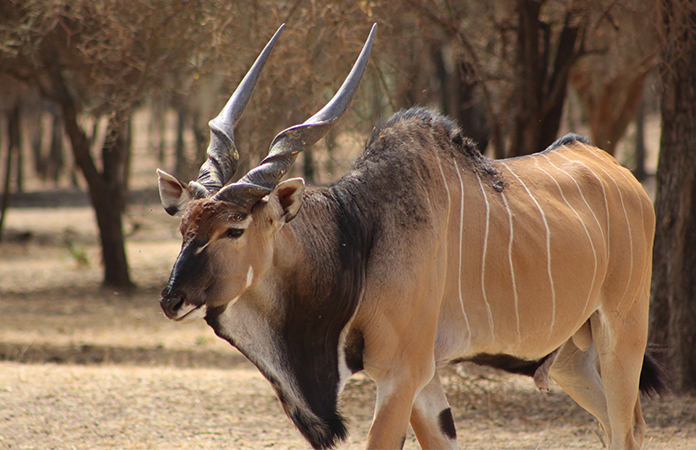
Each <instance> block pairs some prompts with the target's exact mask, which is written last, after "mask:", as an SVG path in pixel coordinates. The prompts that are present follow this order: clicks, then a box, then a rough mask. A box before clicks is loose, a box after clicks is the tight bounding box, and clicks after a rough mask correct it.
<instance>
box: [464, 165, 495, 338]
mask: <svg viewBox="0 0 696 450" xmlns="http://www.w3.org/2000/svg"><path fill="white" fill-rule="evenodd" d="M476 179H477V180H478V183H479V187H480V188H481V195H482V196H483V202H484V204H485V205H486V226H485V231H484V235H483V252H482V255H481V295H482V296H483V303H485V305H486V311H487V312H488V326H489V327H490V329H491V340H492V342H493V343H495V329H494V324H493V312H492V311H491V304H490V303H489V302H488V297H487V296H486V255H487V253H488V234H489V232H490V225H491V205H490V203H488V198H487V197H486V191H485V189H484V188H483V182H482V181H481V177H479V176H478V175H477V176H476ZM460 267H461V264H460Z"/></svg>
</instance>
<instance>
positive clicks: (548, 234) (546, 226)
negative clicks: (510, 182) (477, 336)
mask: <svg viewBox="0 0 696 450" xmlns="http://www.w3.org/2000/svg"><path fill="white" fill-rule="evenodd" d="M501 164H502V165H503V166H504V167H505V168H506V169H507V170H508V171H509V172H510V173H511V174H512V176H513V177H515V179H517V181H518V182H519V183H520V185H521V186H522V188H523V189H524V190H525V192H526V193H527V195H529V197H530V198H531V199H532V201H533V202H534V204H535V205H536V207H537V208H538V209H539V213H540V214H541V219H542V221H543V222H544V229H545V232H546V271H547V273H548V277H549V283H550V285H551V311H552V315H551V326H550V327H549V334H551V333H552V332H553V327H554V325H555V324H556V288H555V286H554V283H553V274H552V273H551V230H550V229H549V223H548V221H547V220H546V213H544V210H543V209H542V207H541V205H540V204H539V202H538V201H537V199H536V198H534V195H532V192H531V191H530V190H529V188H528V187H527V185H526V184H525V183H524V181H522V179H521V178H520V177H518V176H517V174H515V172H513V171H512V170H511V169H510V166H509V165H508V164H507V163H505V162H501Z"/></svg>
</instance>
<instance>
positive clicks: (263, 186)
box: [158, 26, 375, 321]
mask: <svg viewBox="0 0 696 450" xmlns="http://www.w3.org/2000/svg"><path fill="white" fill-rule="evenodd" d="M282 28H283V27H282V26H281V27H280V28H279V29H278V31H277V32H276V33H275V35H274V36H273V37H272V38H271V40H270V41H269V43H268V44H267V45H266V47H265V48H264V49H263V51H262V52H261V54H260V55H259V57H258V58H257V59H256V62H255V63H254V64H253V65H252V67H251V69H249V72H248V73H247V74H246V76H245V77H244V79H243V80H242V82H241V83H240V84H239V86H238V87H237V89H236V90H235V92H234V94H232V96H231V98H230V99H229V101H228V102H227V104H226V105H225V107H224V108H223V109H222V111H221V112H220V114H219V115H218V116H217V117H216V118H214V119H213V120H211V121H210V123H209V126H210V131H211V133H210V144H209V146H208V150H207V154H208V158H207V160H206V162H205V163H204V164H203V165H202V166H201V169H200V172H199V174H198V178H197V179H196V180H195V181H191V182H189V183H188V184H184V183H182V182H181V181H179V180H177V179H176V178H175V177H173V176H171V175H169V174H167V173H165V172H162V171H160V170H158V174H159V183H158V184H159V191H160V197H161V200H162V204H163V206H164V209H165V210H166V211H167V213H169V214H170V215H179V214H180V215H181V216H182V219H181V226H180V232H181V235H182V237H183V244H182V248H181V252H180V253H179V256H178V257H177V259H176V262H175V263H174V267H173V269H172V272H171V275H170V277H169V281H168V283H167V286H166V287H165V288H164V290H163V291H162V297H161V299H160V305H161V307H162V309H163V310H164V312H165V314H166V316H167V317H169V318H170V319H172V320H177V321H180V320H184V319H191V320H192V319H196V318H203V317H205V315H206V313H207V311H208V310H210V309H212V308H218V307H223V306H225V305H228V304H230V303H234V302H235V301H236V300H237V299H239V298H240V297H241V296H242V295H243V294H244V293H245V292H246V291H247V290H248V289H249V288H250V287H251V286H253V285H254V284H255V283H256V282H257V280H258V279H259V278H261V277H263V276H264V274H265V273H267V272H268V270H269V268H270V267H271V265H272V256H273V249H272V245H273V239H272V238H273V236H274V235H275V234H276V233H277V232H278V231H279V230H280V229H281V228H282V227H283V225H285V224H286V223H288V222H289V221H291V220H292V219H293V218H294V217H295V216H296V215H297V213H298V212H299V210H300V207H301V205H302V194H303V191H304V180H302V179H301V178H295V179H290V180H286V181H282V182H281V179H282V178H283V176H284V175H285V174H287V172H288V171H289V169H290V167H291V166H292V164H293V162H294V161H295V159H296V158H297V155H298V154H299V153H300V152H301V151H303V150H304V149H306V148H308V147H310V146H311V145H313V144H314V143H316V142H317V141H318V140H319V139H321V138H322V137H323V136H324V135H325V134H326V133H327V132H328V131H329V129H330V128H331V127H332V126H333V125H334V124H335V123H336V122H337V121H338V120H339V119H340V118H341V116H342V115H343V114H344V113H345V111H346V110H347V109H348V107H349V106H350V104H351V102H352V101H353V99H354V97H355V94H356V92H357V89H358V86H359V84H360V79H361V78H362V75H363V73H364V71H365V68H366V66H367V62H368V60H369V55H370V50H371V48H372V42H373V39H374V34H375V27H374V26H373V28H372V30H371V32H370V35H369V37H368V39H367V41H366V43H365V45H364V47H363V49H362V51H361V53H360V56H359V57H358V59H357V61H356V63H355V65H354V66H353V68H352V70H351V72H350V74H349V75H348V77H347V78H346V80H345V81H344V83H343V85H342V86H341V88H340V89H339V90H338V92H337V93H336V95H335V96H334V97H333V98H332V99H331V100H330V101H329V103H327V104H326V105H325V106H324V107H323V108H322V109H321V110H320V111H319V112H317V113H316V114H315V115H313V116H312V117H310V118H309V119H307V120H306V121H305V122H304V123H302V124H299V125H295V126H293V127H290V128H287V129H286V130H284V131H282V132H281V133H279V134H278V135H277V136H276V137H275V138H274V139H273V141H272V143H271V145H270V151H269V153H268V156H267V157H266V158H265V159H264V160H263V161H262V162H261V163H260V164H259V165H258V166H257V167H256V168H254V169H252V170H251V171H249V172H248V173H247V174H246V175H244V176H243V177H242V178H241V179H240V180H239V181H237V182H235V183H231V184H228V183H229V181H230V180H231V179H232V178H233V177H234V174H235V172H236V169H237V166H238V160H239V154H238V152H237V149H236V147H235V143H234V128H235V126H236V125H237V123H238V121H239V118H240V117H241V114H242V112H243V110H244V107H245V106H246V104H247V103H248V101H249V98H250V97H251V93H252V91H253V90H254V86H255V85H256V82H257V80H258V78H259V75H260V73H261V70H262V68H263V66H264V64H265V63H266V61H267V60H268V57H269V55H270V53H271V51H272V49H273V46H274V44H275V42H276V40H277V39H278V36H279V35H280V32H281V31H282Z"/></svg>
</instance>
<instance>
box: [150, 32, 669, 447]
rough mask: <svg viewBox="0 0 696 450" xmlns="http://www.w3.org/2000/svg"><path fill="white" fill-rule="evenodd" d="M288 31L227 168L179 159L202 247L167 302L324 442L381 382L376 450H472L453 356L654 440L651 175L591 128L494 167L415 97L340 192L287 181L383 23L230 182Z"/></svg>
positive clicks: (338, 111)
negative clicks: (648, 407) (344, 72)
mask: <svg viewBox="0 0 696 450" xmlns="http://www.w3.org/2000/svg"><path fill="white" fill-rule="evenodd" d="M281 30H282V27H281V29H279V30H278V32H276V34H275V35H274V36H273V38H272V39H271V41H270V42H269V44H268V45H267V46H266V48H265V49H264V50H263V52H262V53H261V55H260V56H259V57H258V59H257V61H256V62H255V63H254V65H253V66H252V68H251V69H250V70H249V73H248V74H247V75H246V76H245V78H244V79H243V81H242V82H241V83H240V85H239V87H238V88H237V90H236V91H235V93H234V94H233V95H232V97H231V98H230V100H229V102H228V103H227V104H226V106H225V107H224V109H223V110H222V112H221V113H220V114H219V115H218V117H216V118H215V119H213V120H212V121H211V122H210V128H211V142H210V146H209V148H208V160H207V161H206V162H205V163H204V164H203V166H202V167H201V170H200V173H199V177H198V179H197V180H196V181H191V182H190V183H188V184H184V183H182V182H180V181H179V180H177V179H176V178H174V177H172V176H171V175H168V174H166V173H164V172H161V171H159V188H160V195H161V199H162V203H163V205H164V208H165V210H166V211H167V212H168V213H169V214H171V215H177V214H181V216H182V218H181V227H180V231H181V234H182V236H183V245H182V248H181V253H180V254H179V256H178V258H177V260H176V262H175V263H174V267H173V269H172V273H171V276H170V278H169V281H168V283H167V286H166V287H165V288H164V290H163V291H162V297H161V300H160V304H161V307H162V309H163V310H164V312H165V314H166V316H167V317H168V318H170V319H172V320H176V321H185V320H193V319H197V318H202V319H205V321H206V322H207V323H208V324H209V325H210V326H211V327H212V328H213V330H214V331H215V333H216V334H217V335H218V336H220V337H221V338H223V339H225V340H227V341H228V342H230V344H232V345H233V346H235V347H237V348H238V349H239V350H240V351H241V352H242V353H243V354H244V355H246V356H247V358H248V359H249V360H250V361H251V362H252V363H254V364H255V365H256V367H258V369H259V370H260V371H261V373H262V374H263V375H264V376H265V377H266V378H267V379H268V380H269V382H270V383H271V384H272V386H273V388H274V389H275V391H276V393H277V395H278V397H279V399H280V401H281V403H282V406H283V408H284V409H285V412H286V413H287V415H288V416H289V417H290V419H292V421H293V422H294V424H295V425H296V426H297V428H298V429H299V431H300V432H301V433H302V434H303V435H304V437H305V438H306V439H307V440H308V441H309V443H310V444H311V445H312V446H313V447H314V448H330V447H333V446H335V445H336V444H337V443H338V442H339V441H341V440H342V439H344V438H345V437H346V433H347V431H346V425H345V420H344V418H343V417H342V416H341V414H340V412H339V411H338V406H337V402H338V397H339V394H340V393H341V391H342V389H343V387H344V385H345V383H346V381H347V380H348V378H349V377H350V376H351V375H352V374H353V373H355V372H357V371H365V372H366V373H367V374H368V375H369V376H370V377H371V378H372V379H373V380H374V381H375V383H376V385H377V400H376V405H375V413H374V418H373V422H372V426H371V428H370V431H369V435H368V441H367V444H366V445H367V448H370V449H392V448H401V447H402V446H403V443H404V439H405V436H406V432H407V428H408V426H409V422H410V424H411V426H412V427H413V429H414V431H415V433H416V436H417V438H418V441H419V443H420V444H421V446H422V447H423V448H448V449H449V448H457V440H456V431H455V426H454V421H453V417H452V414H451V411H450V408H449V405H448V403H447V399H446V396H445V392H444V390H443V388H442V386H441V383H440V379H439V377H438V374H437V369H438V368H439V367H442V366H445V365H448V364H452V363H456V362H461V361H473V362H475V363H478V364H485V365H490V366H493V367H497V368H499V369H503V370H507V371H509V372H514V373H520V374H525V375H529V376H531V377H533V379H534V381H535V383H536V385H537V387H538V388H539V389H542V390H548V384H549V377H551V378H553V379H554V380H555V381H556V382H557V383H558V384H559V385H560V386H561V387H562V388H563V389H564V390H565V391H566V392H567V393H568V394H569V395H570V396H571V397H572V398H573V399H575V400H576V401H577V402H578V403H579V404H580V405H581V406H582V407H583V408H585V409H586V410H587V411H589V412H590V413H591V414H593V415H594V416H595V417H596V418H597V420H598V421H599V423H600V425H601V427H602V429H603V430H604V433H605V434H606V438H607V441H608V442H609V443H610V444H609V445H610V448H611V449H613V450H617V449H637V448H640V446H641V444H642V441H643V437H644V434H645V422H644V420H643V417H642V414H641V408H640V397H639V392H640V391H644V392H648V393H650V392H653V391H657V390H660V389H661V388H663V387H664V385H663V384H662V381H661V380H660V373H659V368H658V367H657V366H656V364H655V363H654V362H653V360H652V359H650V358H649V357H648V356H647V355H646V354H645V347H646V340H647V329H648V297H649V291H650V278H651V255H652V243H653V232H654V222H655V217H654V213H653V208H652V205H651V202H650V199H649V198H648V196H647V195H646V194H645V192H644V190H643V189H642V187H641V185H640V183H638V182H637V181H636V179H635V178H634V177H633V176H632V175H631V173H630V172H629V171H627V170H626V169H624V168H623V167H621V166H620V165H619V164H618V163H617V162H616V161H615V160H614V159H613V158H612V157H611V156H609V155H608V154H607V153H605V152H603V151H602V150H600V149H598V148H596V147H594V146H593V145H591V144H590V143H589V142H588V141H587V140H585V139H584V138H581V137H579V136H576V135H568V136H566V137H564V138H562V139H560V140H558V141H557V142H556V143H554V144H553V145H552V146H551V147H550V148H549V149H547V150H545V151H543V152H541V153H538V154H535V155H531V156H526V157H520V158H514V159H505V160H490V159H487V158H485V157H483V156H482V155H481V154H480V153H479V151H478V150H477V149H476V147H475V145H474V144H473V143H472V142H471V141H470V140H468V139H467V138H466V137H464V136H463V134H462V132H461V130H460V129H459V128H458V127H457V126H456V125H455V124H454V123H453V122H452V121H450V120H448V119H447V118H445V117H443V116H441V115H439V114H438V113H436V112H433V111H430V110H427V109H421V108H416V109H410V110H406V111H402V112H399V113H397V114H395V115H394V116H393V117H391V118H390V119H388V120H386V121H384V122H383V123H381V124H380V125H378V126H377V127H376V128H375V129H374V131H373V133H372V136H371V137H370V138H369V140H368V142H367V144H366V148H365V150H364V153H363V154H362V156H360V157H359V158H358V159H357V161H356V162H355V163H354V165H353V167H352V169H351V170H350V172H349V173H348V174H347V175H345V176H344V177H343V178H341V179H340V180H339V181H337V182H335V183H334V184H332V185H330V186H327V187H306V186H305V184H304V181H303V180H302V179H299V178H295V179H290V180H286V181H281V179H282V178H283V176H284V175H285V174H286V173H287V172H288V170H289V169H290V167H291V165H292V163H293V162H294V160H295V158H296V157H297V155H298V153H299V152H301V151H303V150H304V149H306V148H308V147H309V146H311V145H313V144H314V143H315V142H317V141H318V140H319V139H321V137H322V136H324V134H325V133H326V132H327V131H328V130H329V129H330V128H331V126H332V125H334V124H335V123H336V122H337V121H338V120H339V119H340V117H341V116H342V115H343V113H344V112H345V111H346V110H347V108H348V107H349V106H350V103H351V102H352V100H353V98H354V96H355V93H356V91H357V89H358V86H359V84H360V79H361V77H362V74H363V72H364V71H365V67H366V66H367V63H368V60H369V54H370V50H371V47H372V43H373V39H374V35H375V28H374V27H373V29H372V31H371V33H370V35H369V37H368V39H367V42H366V44H365V46H364V47H363V50H362V52H361V53H360V56H359V57H358V60H357V61H356V63H355V65H354V67H353V69H352V70H351V72H350V74H349V75H348V77H347V79H346V80H345V82H344V83H343V85H342V86H341V88H340V89H339V91H338V92H337V93H336V95H335V96H334V98H333V99H332V100H331V101H330V102H329V103H328V104H327V105H326V106H325V107H324V108H322V109H321V110H320V111H319V112H318V113H316V114H315V115H314V116H312V117H311V118H309V119H308V120H307V121H305V122H304V123H302V124H300V125H296V126H293V127H291V128H288V129H286V130H284V131H282V132H281V133H280V134H279V135H278V136H276V138H275V139H274V140H273V141H272V143H271V147H270V151H269V155H268V157H266V159H264V160H263V161H262V162H261V163H260V164H259V166H258V167H256V168H254V169H252V170H251V171H250V172H249V173H247V174H246V175H245V176H244V177H242V178H241V179H240V180H239V181H237V182H234V183H230V180H231V179H232V177H233V176H234V173H235V170H236V168H237V160H238V158H239V156H238V153H237V149H236V147H235V144H234V134H233V133H234V127H235V125H236V124H237V122H238V120H239V117H240V116H241V114H242V111H243V109H244V107H245V105H246V104H247V102H248V100H249V97H250V95H251V92H252V91H253V89H254V85H255V84H256V81H257V79H258V77H259V74H260V71H261V69H262V67H263V65H264V64H265V62H266V60H267V59H268V57H269V55H270V53H271V49H272V47H273V45H274V44H275V42H276V40H277V38H278V35H279V34H280V32H281Z"/></svg>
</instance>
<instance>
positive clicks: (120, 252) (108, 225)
mask: <svg viewBox="0 0 696 450" xmlns="http://www.w3.org/2000/svg"><path fill="white" fill-rule="evenodd" d="M51 81H52V88H53V89H52V91H53V97H54V99H55V100H56V101H57V102H58V104H59V105H60V108H61V111H62V113H63V126H64V127H65V132H66V134H67V135H68V138H69V139H70V144H71V147H72V151H73V155H74V158H75V164H76V165H77V166H78V167H79V168H80V171H81V172H82V175H83V176H84V177H85V180H86V181H87V186H88V188H89V197H90V200H91V203H92V207H93V208H94V212H95V215H96V218H97V225H98V228H99V237H100V240H101V247H102V259H103V264H104V281H103V284H104V286H108V287H113V288H118V289H131V288H133V287H134V284H133V282H132V281H131V279H130V274H129V269H128V259H127V257H126V247H125V238H124V235H123V209H124V205H125V201H124V198H123V193H124V190H123V187H122V186H123V183H124V180H123V176H124V170H123V167H124V164H125V155H124V148H123V147H124V137H123V136H122V133H121V131H122V127H123V126H125V125H124V124H125V123H126V122H125V121H124V120H122V119H121V118H120V117H119V116H118V115H117V114H114V115H113V116H112V117H111V118H110V119H109V125H108V128H107V137H106V139H105V140H104V144H103V146H102V171H101V172H100V171H99V169H97V166H96V164H95V162H94V159H93V158H92V155H91V154H90V140H89V138H88V137H87V134H86V133H85V132H84V130H83V129H82V128H81V127H80V124H79V122H78V111H77V108H76V106H75V102H74V101H73V99H72V97H71V96H70V94H69V91H68V89H67V86H66V84H65V80H63V78H62V74H61V73H60V71H59V70H57V69H56V68H54V70H53V71H52V74H51Z"/></svg>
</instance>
